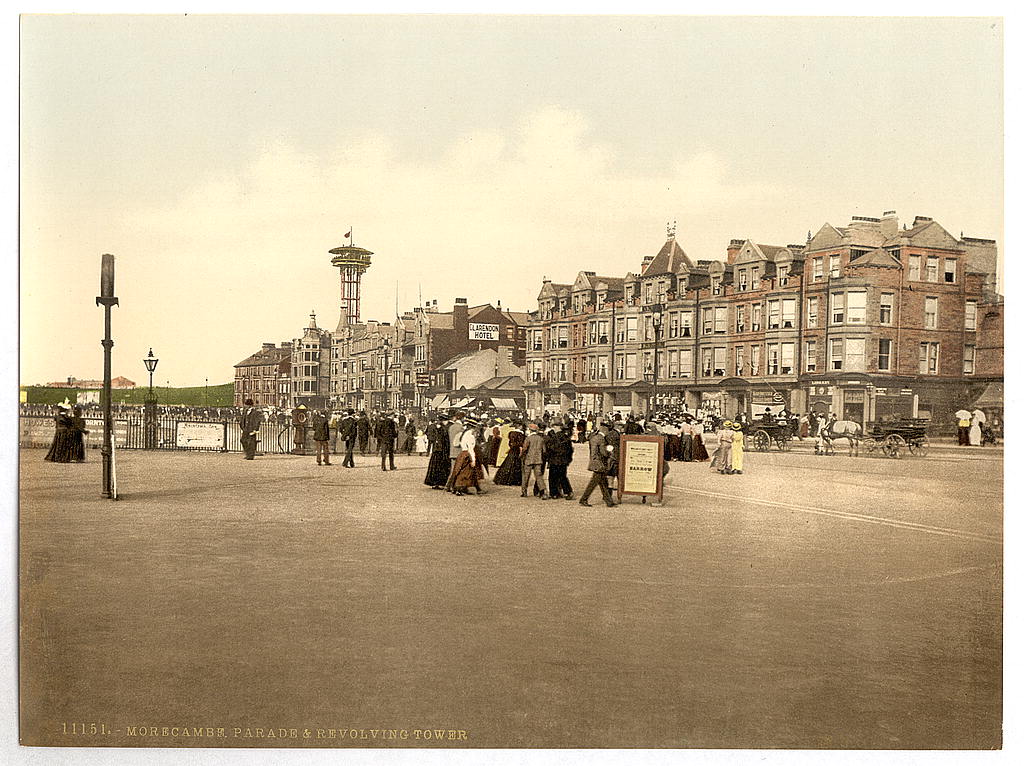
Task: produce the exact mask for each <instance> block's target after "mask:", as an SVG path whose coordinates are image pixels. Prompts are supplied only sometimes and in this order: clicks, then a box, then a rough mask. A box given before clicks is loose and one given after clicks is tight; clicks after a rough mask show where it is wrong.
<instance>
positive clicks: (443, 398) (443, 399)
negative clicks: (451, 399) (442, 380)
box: [430, 394, 448, 410]
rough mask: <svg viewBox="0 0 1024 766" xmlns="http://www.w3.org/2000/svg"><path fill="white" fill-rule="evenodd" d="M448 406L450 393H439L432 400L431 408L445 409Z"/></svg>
mask: <svg viewBox="0 0 1024 766" xmlns="http://www.w3.org/2000/svg"><path fill="white" fill-rule="evenodd" d="M447 406H448V395H447V394H437V395H436V396H435V397H434V398H433V399H431V400H430V408H431V409H433V410H443V409H444V408H445V407H447Z"/></svg>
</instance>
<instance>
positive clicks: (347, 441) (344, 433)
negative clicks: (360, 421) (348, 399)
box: [338, 410, 359, 468]
mask: <svg viewBox="0 0 1024 766" xmlns="http://www.w3.org/2000/svg"><path fill="white" fill-rule="evenodd" d="M354 414H355V413H353V412H352V410H349V411H348V412H346V413H345V417H343V418H342V419H341V423H339V424H338V438H339V439H340V440H341V443H342V444H343V445H344V446H345V459H344V460H343V461H342V463H341V465H342V467H343V468H355V467H356V461H355V459H354V458H353V457H352V449H353V448H354V447H355V445H356V436H357V435H358V431H359V428H358V426H357V425H356V419H355V417H354Z"/></svg>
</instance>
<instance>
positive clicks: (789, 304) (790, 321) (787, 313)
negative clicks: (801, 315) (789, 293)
mask: <svg viewBox="0 0 1024 766" xmlns="http://www.w3.org/2000/svg"><path fill="white" fill-rule="evenodd" d="M782 327H783V329H786V328H792V327H796V298H783V299H782Z"/></svg>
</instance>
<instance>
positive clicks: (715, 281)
mask: <svg viewBox="0 0 1024 766" xmlns="http://www.w3.org/2000/svg"><path fill="white" fill-rule="evenodd" d="M711 294H712V295H721V294H722V278H721V277H711Z"/></svg>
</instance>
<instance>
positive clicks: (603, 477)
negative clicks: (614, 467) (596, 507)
mask: <svg viewBox="0 0 1024 766" xmlns="http://www.w3.org/2000/svg"><path fill="white" fill-rule="evenodd" d="M607 434H608V421H607V420H600V421H598V428H597V430H596V431H594V433H593V434H591V436H590V442H589V443H590V462H589V463H588V464H587V470H589V471H590V472H591V475H590V483H588V484H587V488H586V489H585V490H583V494H582V495H581V496H580V505H585V506H589V505H590V503H588V502H587V499H588V498H589V497H590V493H591V492H593V491H594V490H595V489H597V488H598V487H600V489H601V499H602V500H604V504H605V505H607V506H608V507H609V508H612V507H614V506H615V505H616V503H615V501H613V500H612V493H611V490H609V489H608V462H609V457H610V453H609V451H608V446H609V445H608V439H607Z"/></svg>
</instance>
